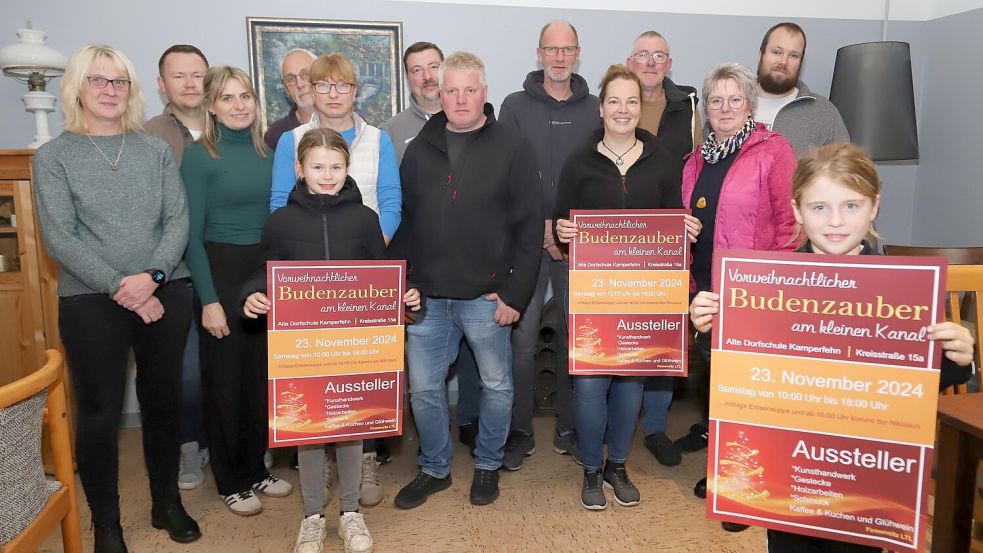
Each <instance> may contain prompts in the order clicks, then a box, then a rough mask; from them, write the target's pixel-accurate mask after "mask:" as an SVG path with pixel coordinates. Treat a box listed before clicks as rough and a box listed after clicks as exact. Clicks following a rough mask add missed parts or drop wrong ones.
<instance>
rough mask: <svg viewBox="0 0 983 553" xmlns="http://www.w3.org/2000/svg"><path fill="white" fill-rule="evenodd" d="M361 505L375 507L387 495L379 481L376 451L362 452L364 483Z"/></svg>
mask: <svg viewBox="0 0 983 553" xmlns="http://www.w3.org/2000/svg"><path fill="white" fill-rule="evenodd" d="M361 491H362V493H361V497H359V498H358V503H359V505H361V506H363V507H375V506H376V505H378V504H380V503H382V499H383V498H384V497H386V490H385V489H383V487H382V483H380V482H379V463H378V462H377V461H376V460H375V452H374V451H373V452H372V453H363V454H362V485H361Z"/></svg>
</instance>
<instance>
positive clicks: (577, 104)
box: [498, 69, 682, 219]
mask: <svg viewBox="0 0 983 553" xmlns="http://www.w3.org/2000/svg"><path fill="white" fill-rule="evenodd" d="M543 79H544V73H543V70H542V69H540V70H538V71H533V72H531V73H529V74H528V75H526V81H525V82H524V83H523V84H522V90H521V91H519V92H513V93H512V94H509V95H508V96H506V97H505V100H504V101H502V108H501V109H500V110H499V112H498V120H499V121H500V122H502V123H508V124H509V125H512V126H513V127H515V128H516V129H519V132H521V133H522V135H523V136H525V137H526V139H527V140H529V145H530V146H532V148H533V151H534V152H536V161H537V162H538V163H539V165H538V167H539V171H540V175H541V177H542V187H543V188H542V191H543V219H549V218H550V217H552V216H553V205H554V204H555V203H556V190H557V185H558V184H559V179H560V171H561V170H562V169H563V164H564V163H566V161H567V158H568V157H570V154H572V153H573V152H575V151H577V150H578V149H580V147H581V146H582V145H583V144H584V140H586V139H587V137H588V136H589V135H590V133H592V132H593V131H594V130H596V129H598V128H600V126H601V116H600V110H599V109H598V105H599V104H600V100H599V99H598V98H597V96H594V95H593V94H591V93H590V86H588V84H587V81H585V80H584V78H583V77H581V76H580V75H578V74H576V73H574V74H573V75H571V77H570V97H569V98H567V99H566V100H562V101H561V100H557V99H556V98H554V97H552V96H550V95H549V94H548V93H547V92H546V88H545V87H544V86H543ZM680 157H682V156H680Z"/></svg>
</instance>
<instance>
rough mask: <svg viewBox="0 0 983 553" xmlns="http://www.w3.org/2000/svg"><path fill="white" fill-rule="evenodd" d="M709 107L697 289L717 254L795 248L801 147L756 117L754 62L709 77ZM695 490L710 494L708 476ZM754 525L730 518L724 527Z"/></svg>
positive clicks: (690, 439) (694, 436) (689, 441)
mask: <svg viewBox="0 0 983 553" xmlns="http://www.w3.org/2000/svg"><path fill="white" fill-rule="evenodd" d="M702 99H703V106H704V110H705V114H706V118H707V121H708V122H709V123H710V128H711V130H712V131H713V132H711V133H710V134H709V135H708V136H707V137H706V139H705V140H704V142H703V144H702V145H701V146H700V148H699V149H697V150H696V151H694V152H693V153H692V154H690V156H689V158H688V159H687V161H686V165H685V167H683V205H685V206H686V207H688V208H690V209H692V210H693V215H694V216H695V217H696V218H697V219H699V220H700V222H701V223H703V231H702V232H701V233H700V235H699V237H698V238H697V241H696V243H695V244H693V265H692V267H691V277H692V278H691V280H690V292H692V293H696V292H699V291H702V290H710V278H711V276H712V274H713V273H712V267H711V265H712V260H713V251H714V249H716V248H741V249H749V250H788V251H792V250H794V249H795V244H793V241H792V235H793V233H794V230H795V216H794V215H793V214H792V203H791V200H792V175H793V174H794V173H795V163H796V159H795V152H794V151H793V150H792V146H791V145H790V144H789V143H788V141H787V140H785V139H784V138H782V136H781V135H780V134H778V133H774V132H771V131H769V130H768V129H767V128H765V126H764V125H763V124H761V123H756V122H755V121H754V119H753V117H752V114H754V110H755V108H757V105H758V95H757V81H756V79H755V78H754V74H753V73H752V72H751V70H750V69H748V68H747V67H745V66H743V65H740V64H736V63H726V64H723V65H720V66H717V67H716V68H714V69H713V70H712V71H710V73H708V74H707V76H706V78H705V79H704V80H703V98H702ZM708 433H709V430H708V421H707V418H706V417H704V419H703V421H701V422H700V423H698V424H694V425H693V426H692V427H691V428H690V431H689V434H687V435H686V436H684V437H682V438H680V439H679V440H676V444H677V445H678V446H679V447H680V449H682V450H683V451H698V450H700V449H703V448H704V447H706V445H707V439H708ZM694 493H696V495H698V496H700V497H705V496H706V478H704V479H702V480H700V482H698V483H697V485H696V488H695V489H694ZM744 528H746V526H742V525H738V524H733V523H726V522H725V523H724V529H726V530H730V531H740V530H743V529H744Z"/></svg>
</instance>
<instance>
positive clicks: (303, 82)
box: [263, 48, 317, 150]
mask: <svg viewBox="0 0 983 553" xmlns="http://www.w3.org/2000/svg"><path fill="white" fill-rule="evenodd" d="M315 58H317V56H315V55H314V53H313V52H311V51H310V50H305V49H303V48H294V49H293V50H291V51H289V52H287V55H286V56H284V57H283V63H282V64H281V65H280V74H281V75H282V77H283V88H284V90H286V91H287V96H289V97H290V101H291V102H292V103H293V107H291V108H290V112H289V113H287V114H286V115H285V116H283V117H282V118H280V119H277V120H276V121H274V122H273V124H272V125H270V128H269V129H268V130H267V131H266V134H265V135H263V142H266V145H267V146H268V147H269V148H270V149H271V150H275V149H276V145H277V142H279V141H280V136H281V135H282V134H283V133H285V132H287V131H292V130H294V129H295V128H297V127H298V126H300V125H303V124H304V123H306V122H308V121H310V120H311V115H312V114H313V113H314V95H313V94H312V93H311V77H310V73H309V71H310V69H311V64H312V63H314V59H315Z"/></svg>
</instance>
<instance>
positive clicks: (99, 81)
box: [85, 77, 131, 90]
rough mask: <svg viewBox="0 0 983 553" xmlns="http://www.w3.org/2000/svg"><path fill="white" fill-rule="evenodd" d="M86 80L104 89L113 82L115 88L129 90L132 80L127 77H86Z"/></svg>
mask: <svg viewBox="0 0 983 553" xmlns="http://www.w3.org/2000/svg"><path fill="white" fill-rule="evenodd" d="M85 80H87V81H89V86H91V87H92V88H96V89H99V90H102V89H103V88H106V85H107V84H109V83H113V88H115V89H116V90H127V89H129V88H130V82H131V81H128V80H126V79H107V78H106V77H86V78H85Z"/></svg>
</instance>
